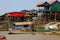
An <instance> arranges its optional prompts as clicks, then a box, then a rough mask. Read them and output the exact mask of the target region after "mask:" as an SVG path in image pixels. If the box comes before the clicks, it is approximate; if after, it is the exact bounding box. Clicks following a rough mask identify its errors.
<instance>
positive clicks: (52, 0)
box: [37, 0, 56, 7]
mask: <svg viewBox="0 0 60 40" xmlns="http://www.w3.org/2000/svg"><path fill="white" fill-rule="evenodd" d="M55 1H56V0H51V1H50V2H48V4H50V5H51V4H53V3H54V2H55ZM44 3H45V2H39V3H38V4H37V6H38V7H40V6H41V5H43V4H44Z"/></svg>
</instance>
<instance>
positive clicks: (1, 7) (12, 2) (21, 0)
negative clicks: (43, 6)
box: [0, 0, 51, 15]
mask: <svg viewBox="0 0 60 40" xmlns="http://www.w3.org/2000/svg"><path fill="white" fill-rule="evenodd" d="M42 1H51V0H0V15H3V14H5V13H8V12H17V11H18V12H19V11H21V10H25V9H27V10H30V9H37V7H36V4H37V3H38V2H42Z"/></svg>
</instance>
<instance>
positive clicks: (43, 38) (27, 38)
mask: <svg viewBox="0 0 60 40" xmlns="http://www.w3.org/2000/svg"><path fill="white" fill-rule="evenodd" d="M0 35H5V36H6V38H7V40H60V36H59V35H58V36H57V35H44V34H37V33H36V34H35V35H32V34H10V35H9V34H8V32H0Z"/></svg>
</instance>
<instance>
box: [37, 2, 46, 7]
mask: <svg viewBox="0 0 60 40" xmlns="http://www.w3.org/2000/svg"><path fill="white" fill-rule="evenodd" d="M44 3H45V2H39V3H38V4H37V6H40V5H43V4H44Z"/></svg>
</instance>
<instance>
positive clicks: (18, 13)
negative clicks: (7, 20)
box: [7, 12, 25, 17]
mask: <svg viewBox="0 0 60 40" xmlns="http://www.w3.org/2000/svg"><path fill="white" fill-rule="evenodd" d="M7 15H8V16H21V17H22V16H25V13H23V12H9V13H8V14H7Z"/></svg>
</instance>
